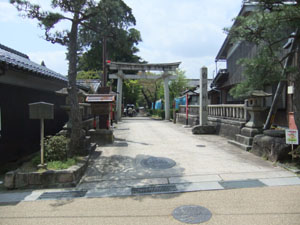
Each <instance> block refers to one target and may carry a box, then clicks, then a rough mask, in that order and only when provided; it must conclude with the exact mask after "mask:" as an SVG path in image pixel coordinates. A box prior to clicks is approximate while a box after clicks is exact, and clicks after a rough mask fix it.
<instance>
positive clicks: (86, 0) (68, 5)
mask: <svg viewBox="0 0 300 225" xmlns="http://www.w3.org/2000/svg"><path fill="white" fill-rule="evenodd" d="M10 2H11V3H12V4H13V5H14V6H16V8H17V9H18V10H19V11H21V12H23V15H24V16H26V17H28V18H31V19H37V20H38V21H39V25H40V27H41V28H42V29H44V30H45V39H46V40H47V41H50V42H51V43H59V44H61V45H64V46H67V48H68V57H67V58H68V61H69V69H68V79H69V84H68V93H69V98H70V105H71V110H70V111H71V115H70V117H71V122H72V132H71V143H70V152H69V154H70V156H72V155H74V154H76V153H78V152H79V151H80V149H79V146H81V143H80V136H81V115H80V110H79V104H78V96H77V93H78V88H77V85H76V75H77V57H78V55H77V51H78V30H79V28H80V27H81V26H88V22H89V21H88V19H89V18H92V17H94V16H95V15H97V14H98V13H99V11H98V9H99V8H98V7H97V5H96V3H95V2H94V1H93V0H52V1H51V7H52V8H53V9H54V10H56V11H57V10H58V11H59V12H56V11H55V12H51V11H43V10H42V8H41V6H40V5H37V4H33V3H30V2H29V1H26V0H10ZM61 21H69V22H70V23H71V27H70V30H63V31H54V32H53V30H55V29H54V28H55V25H56V24H58V23H59V22H61Z"/></svg>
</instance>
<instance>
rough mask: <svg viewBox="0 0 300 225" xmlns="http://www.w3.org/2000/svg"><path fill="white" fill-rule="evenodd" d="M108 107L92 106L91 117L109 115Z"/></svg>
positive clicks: (101, 105)
mask: <svg viewBox="0 0 300 225" xmlns="http://www.w3.org/2000/svg"><path fill="white" fill-rule="evenodd" d="M109 113H110V106H109V104H108V103H101V104H99V103H98V104H92V114H93V115H109Z"/></svg>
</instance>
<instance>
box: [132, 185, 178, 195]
mask: <svg viewBox="0 0 300 225" xmlns="http://www.w3.org/2000/svg"><path fill="white" fill-rule="evenodd" d="M172 191H177V188H176V185H175V184H174V185H173V184H172V185H163V186H151V187H140V188H132V189H131V194H133V195H134V194H151V193H164V192H172Z"/></svg>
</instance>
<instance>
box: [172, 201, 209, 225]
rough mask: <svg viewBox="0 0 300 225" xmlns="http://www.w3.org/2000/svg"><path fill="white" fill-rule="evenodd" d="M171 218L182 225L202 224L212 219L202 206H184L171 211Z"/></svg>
mask: <svg viewBox="0 0 300 225" xmlns="http://www.w3.org/2000/svg"><path fill="white" fill-rule="evenodd" d="M172 215H173V217H174V218H175V219H176V220H179V221H180V222H183V223H189V224H198V223H204V222H206V221H208V220H210V218H211V217H212V214H211V212H210V211H209V210H208V209H207V208H204V207H202V206H197V205H184V206H180V207H178V208H176V209H175V210H174V211H173V214H172Z"/></svg>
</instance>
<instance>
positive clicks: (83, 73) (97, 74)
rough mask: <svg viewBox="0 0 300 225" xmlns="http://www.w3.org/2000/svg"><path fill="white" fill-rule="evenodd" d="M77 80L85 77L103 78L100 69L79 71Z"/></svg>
mask: <svg viewBox="0 0 300 225" xmlns="http://www.w3.org/2000/svg"><path fill="white" fill-rule="evenodd" d="M76 78H77V80H83V79H101V77H100V71H97V70H88V71H79V72H78V73H77V77H76Z"/></svg>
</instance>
